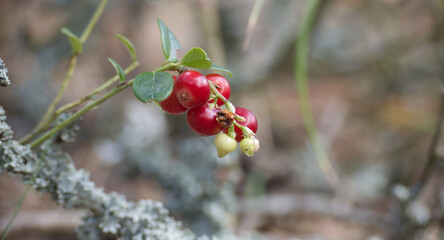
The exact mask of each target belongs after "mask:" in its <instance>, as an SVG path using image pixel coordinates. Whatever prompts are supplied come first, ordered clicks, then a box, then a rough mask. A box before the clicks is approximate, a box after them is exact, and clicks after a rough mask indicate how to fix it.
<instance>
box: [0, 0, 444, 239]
mask: <svg viewBox="0 0 444 240" xmlns="http://www.w3.org/2000/svg"><path fill="white" fill-rule="evenodd" d="M308 1H309V0H276V1H272V0H268V1H265V4H264V6H263V8H262V10H261V12H260V14H259V17H258V22H257V25H256V26H255V28H254V31H253V35H252V38H251V42H250V45H249V48H248V49H247V50H243V49H242V43H243V41H244V39H245V36H246V29H247V23H248V19H249V16H250V13H251V10H252V7H253V4H254V2H255V1H253V0H238V1H234V0H233V1H217V0H193V1H183V0H182V1H179V0H177V1H174V0H168V1H161V0H131V1H110V3H109V4H108V6H107V7H106V9H105V12H104V14H103V16H102V18H101V19H100V21H99V23H98V25H97V27H96V28H95V30H94V32H93V34H92V35H91V37H90V39H89V40H88V41H87V43H86V44H85V46H84V53H83V54H82V55H81V56H80V57H79V63H78V66H77V69H76V72H75V74H74V77H73V79H72V81H71V83H70V86H69V88H68V91H67V93H66V94H65V97H64V99H63V102H68V101H71V100H75V99H78V98H79V97H82V96H83V95H85V94H86V93H87V92H89V91H90V90H91V89H94V88H95V87H97V86H99V85H100V84H101V83H103V82H104V81H105V80H106V79H108V78H109V77H110V76H112V75H114V74H115V72H114V69H113V67H112V66H111V65H110V64H109V62H108V61H107V60H106V59H107V58H108V57H111V58H113V59H116V60H117V61H118V62H119V63H120V64H121V65H122V66H126V65H128V64H129V63H130V57H129V55H128V53H127V52H126V49H125V48H124V47H123V46H122V45H121V43H120V42H119V41H118V40H117V39H115V38H114V34H116V33H119V34H122V35H125V36H126V37H128V38H129V39H130V40H132V41H133V43H134V45H135V46H136V49H137V52H138V56H139V60H140V63H141V64H140V66H139V67H138V68H137V69H136V71H134V72H133V73H131V74H130V75H131V76H135V75H136V74H137V73H141V72H143V71H150V70H152V69H154V68H156V67H157V66H159V65H160V64H162V63H163V62H164V59H163V54H162V49H161V46H160V37H159V32H158V29H157V25H156V19H157V18H160V19H162V20H163V21H164V22H165V23H166V24H167V26H168V27H169V28H170V29H171V30H172V31H173V32H174V33H175V35H176V37H177V38H178V39H179V41H180V43H181V45H182V48H183V50H184V52H185V51H187V50H189V49H191V48H192V47H196V46H199V47H202V48H204V49H205V50H206V51H207V52H208V54H209V57H210V58H211V59H212V60H213V62H215V63H217V64H218V65H221V66H226V67H227V68H228V69H230V70H232V71H233V73H234V77H233V78H231V79H230V83H231V85H232V89H233V94H232V97H231V100H232V102H233V103H234V104H235V105H236V106H242V107H246V108H249V109H250V110H252V111H253V112H254V113H255V114H256V116H257V118H258V121H259V130H258V134H257V135H258V138H259V139H260V140H261V150H260V151H259V152H258V153H257V154H255V156H254V157H252V158H248V159H247V158H246V157H240V159H239V164H238V165H237V174H238V175H237V179H238V181H237V182H236V183H235V186H234V187H235V193H236V199H237V200H236V202H237V204H239V206H240V207H238V208H239V209H238V210H239V211H238V213H237V214H235V216H236V220H235V222H236V224H234V226H235V230H236V232H237V233H239V234H241V233H251V232H258V233H259V234H260V235H262V236H263V237H265V239H290V238H292V239H329V240H334V239H342V240H346V239H350V240H351V239H372V240H374V239H402V238H401V237H404V235H403V234H405V232H406V231H412V235H411V237H415V239H444V233H443V231H444V230H443V228H444V226H443V225H444V220H443V219H444V217H443V209H444V208H443V206H444V203H443V202H444V188H443V186H444V184H443V183H444V181H443V177H444V175H443V170H442V161H441V164H440V166H438V168H437V169H435V171H434V173H433V176H432V178H431V182H430V183H431V184H429V185H427V187H426V188H425V191H424V192H423V194H422V195H421V197H420V200H421V201H420V203H418V204H419V205H418V207H413V208H412V209H413V210H411V211H413V212H414V214H412V216H411V217H412V218H419V223H418V222H416V223H417V224H418V225H417V226H413V227H412V226H407V227H406V226H405V225H404V224H405V223H406V221H404V220H403V213H402V212H403V211H404V210H402V209H401V210H400V206H401V204H400V203H399V201H397V200H396V198H395V197H394V196H393V194H392V192H393V189H394V186H398V187H400V186H399V185H397V184H401V185H405V186H410V185H411V184H413V183H414V182H415V181H416V180H417V179H418V177H419V176H420V174H421V171H423V168H424V166H425V163H426V161H427V151H428V146H429V144H430V139H431V136H432V133H433V131H434V124H435V122H436V120H437V117H438V108H439V103H440V88H441V87H442V80H443V76H444V75H443V71H444V69H443V67H444V65H443V63H444V62H443V61H442V59H443V57H442V44H443V39H442V35H443V33H444V28H443V26H444V25H443V20H442V19H443V17H444V16H443V9H444V3H443V2H442V1H439V0H425V1H416V0H367V1H359V0H356V1H351V0H336V1H326V4H324V5H323V6H322V12H321V13H320V15H319V17H318V19H317V22H316V27H315V31H314V33H313V36H312V42H311V43H312V44H311V48H310V49H311V52H310V94H311V100H312V107H313V110H314V114H315V118H316V121H317V127H318V131H319V132H320V135H321V137H322V141H323V143H324V145H325V147H326V148H327V152H328V154H329V157H330V158H331V159H332V161H333V165H334V167H335V169H336V171H337V174H338V176H339V178H340V180H341V186H342V187H341V189H340V190H339V191H336V192H333V191H332V190H331V189H330V187H329V185H328V184H327V182H326V181H325V178H324V176H323V174H322V172H321V171H320V169H319V167H318V165H317V162H316V159H315V158H314V155H313V152H312V150H311V148H310V145H309V143H308V141H307V136H306V132H305V128H304V126H303V123H302V118H301V114H300V111H299V107H298V101H297V94H296V88H295V84H294V79H293V65H294V64H293V51H294V42H295V37H296V34H297V31H298V29H299V26H300V23H301V19H302V17H303V12H304V7H305V6H306V4H307V2H308ZM0 4H1V7H0V16H1V20H0V57H1V58H2V59H3V60H4V61H5V62H6V65H7V67H8V70H9V76H10V78H11V80H12V82H13V85H12V86H11V87H9V88H6V89H0V105H2V106H3V107H4V108H5V110H6V112H7V116H8V123H9V124H11V125H12V127H13V129H14V130H15V136H16V138H20V137H22V136H23V135H25V134H26V133H27V132H29V131H30V130H31V129H32V127H33V126H34V124H36V123H37V122H38V120H39V119H40V118H41V117H42V115H43V113H44V111H45V109H46V107H47V105H48V104H49V103H50V101H51V100H52V98H53V97H54V96H55V94H56V92H57V90H58V88H59V86H60V83H61V80H62V79H63V77H64V74H65V72H66V68H67V65H68V56H69V53H70V49H69V43H68V41H67V40H66V37H65V36H63V35H62V34H60V28H61V27H64V26H66V27H68V28H70V29H71V30H72V31H73V32H74V33H76V34H80V33H81V31H82V30H83V28H84V26H85V25H86V23H87V22H88V19H89V17H90V16H91V15H92V13H93V11H94V9H95V7H96V6H97V4H98V1H92V0H79V1H67V0H35V1H13V0H2V1H1V2H0ZM131 125H137V126H138V127H133V128H131V127H128V126H131ZM80 126H81V131H80V132H79V137H78V140H77V141H76V142H74V143H70V144H68V145H66V147H65V149H66V151H67V152H69V153H70V154H71V156H72V158H73V160H74V161H75V165H76V166H77V167H78V168H85V169H87V170H88V171H90V172H91V178H92V180H93V181H94V182H96V184H97V185H98V186H102V187H104V188H105V189H106V190H107V191H116V192H118V193H122V194H124V195H126V196H127V198H128V199H130V200H134V201H136V200H138V199H141V198H150V199H154V200H158V201H164V199H165V196H166V195H168V194H169V191H170V190H169V189H165V188H164V187H163V186H162V184H161V183H159V181H158V180H156V179H155V178H153V177H152V176H150V174H145V173H143V172H142V171H139V170H138V167H137V164H134V163H132V162H131V161H129V160H128V159H127V153H126V152H125V148H124V147H123V146H121V145H119V141H126V142H131V141H135V142H137V141H142V142H143V141H147V142H149V143H150V144H151V142H156V141H168V143H169V144H171V149H174V147H175V144H174V143H175V141H177V140H178V139H188V138H196V139H201V138H198V137H196V136H195V135H194V134H193V133H192V132H191V131H190V130H189V129H188V127H187V126H186V120H185V117H184V116H167V115H165V114H163V113H162V111H161V110H159V109H157V108H156V106H155V105H154V104H143V103H140V102H138V101H137V100H136V98H135V97H134V96H133V94H132V92H131V90H127V91H124V92H123V93H120V94H119V95H117V96H116V97H114V98H113V99H111V100H110V101H108V102H107V103H105V104H103V106H101V107H100V108H99V109H98V110H95V111H92V112H90V113H88V114H86V115H85V116H84V117H83V119H82V121H81V122H80ZM135 133H139V134H140V136H134V134H135ZM125 134H126V135H125ZM118 138H119V139H120V140H119V141H117V140H116V139H118ZM122 138H123V139H124V140H122ZM131 139H132V140H131ZM134 139H136V140H134ZM209 141H211V139H210V140H209ZM135 144H137V143H135ZM147 144H148V143H147ZM442 145H443V144H442V141H440V146H441V147H443V146H442ZM210 146H211V145H210ZM167 149H169V148H167ZM171 151H174V150H171ZM212 151H213V150H212ZM238 156H239V155H236V154H233V156H232V158H234V159H238ZM179 159H180V157H179ZM236 161H237V160H236ZM398 187H395V189H398V190H399V189H400V188H402V187H400V188H398ZM0 189H1V191H0V227H1V228H3V227H4V226H5V224H6V222H7V221H8V219H9V217H10V214H11V212H12V211H13V208H14V207H15V205H16V203H17V201H18V198H19V196H20V194H21V193H22V191H23V189H24V185H23V184H22V182H21V180H20V177H19V176H15V177H11V176H9V175H7V174H5V173H2V174H0ZM402 189H403V188H402ZM440 196H441V199H440ZM82 214H83V212H82V211H80V210H64V209H62V208H61V207H59V206H57V205H56V204H55V203H54V202H52V201H51V200H50V197H49V196H47V195H46V194H40V193H38V192H36V191H32V192H31V193H30V194H29V195H28V197H27V199H26V202H25V204H24V206H23V208H22V210H21V212H20V214H19V216H18V217H17V220H16V222H15V223H14V226H13V230H12V232H11V234H10V237H9V239H76V236H75V231H74V229H75V227H76V226H77V225H78V224H79V221H80V220H79V219H80V216H82ZM173 214H174V211H173ZM178 218H179V219H180V214H178ZM423 220H424V221H423ZM421 221H423V222H421ZM407 222H408V221H407ZM421 224H422V225H421ZM187 226H188V225H187ZM412 229H413V230H412Z"/></svg>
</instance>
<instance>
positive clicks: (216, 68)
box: [210, 63, 233, 77]
mask: <svg viewBox="0 0 444 240" xmlns="http://www.w3.org/2000/svg"><path fill="white" fill-rule="evenodd" d="M210 69H211V70H216V71H221V72H224V73H226V74H228V76H229V77H233V73H232V72H231V71H230V70H228V69H226V68H223V67H221V66H219V65H216V64H214V63H213V65H211V67H210Z"/></svg>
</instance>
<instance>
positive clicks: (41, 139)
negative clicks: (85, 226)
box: [29, 63, 179, 148]
mask: <svg viewBox="0 0 444 240" xmlns="http://www.w3.org/2000/svg"><path fill="white" fill-rule="evenodd" d="M178 66H179V65H178V64H177V63H169V64H166V65H162V66H160V67H158V68H156V69H154V70H153V72H160V71H169V70H175V69H177V67H178ZM133 83H134V79H131V80H129V81H128V82H126V83H125V84H123V85H119V86H117V87H116V88H114V89H112V90H111V91H109V92H108V93H107V94H105V95H104V96H102V97H101V98H99V99H97V100H95V101H92V102H90V103H89V104H88V105H86V106H84V107H83V108H81V109H80V110H78V111H77V112H75V113H74V114H73V115H71V116H70V117H69V118H67V119H66V120H65V121H63V122H62V123H60V124H59V125H56V126H55V127H54V128H52V129H51V130H49V131H48V132H46V133H45V134H43V135H41V136H40V137H39V138H37V139H36V140H35V141H33V142H31V143H30V144H29V145H30V147H31V148H34V147H36V146H38V145H40V144H41V143H42V142H44V141H45V140H46V139H48V138H49V137H50V136H52V135H53V134H55V133H57V132H58V131H60V130H62V129H63V128H64V127H66V126H67V125H68V124H70V123H72V122H74V121H75V120H76V119H77V118H79V117H80V116H82V115H83V114H85V113H86V112H88V111H89V110H91V109H93V108H95V107H97V106H99V105H100V104H102V103H103V102H105V101H106V100H108V99H109V98H111V97H112V96H114V95H116V94H117V93H119V92H121V91H123V90H125V89H126V88H128V87H130V86H132V85H133Z"/></svg>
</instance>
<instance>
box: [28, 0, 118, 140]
mask: <svg viewBox="0 0 444 240" xmlns="http://www.w3.org/2000/svg"><path fill="white" fill-rule="evenodd" d="M108 1H109V0H102V1H101V2H100V4H99V6H98V7H97V9H96V11H95V12H94V14H93V16H92V17H91V19H90V20H89V22H88V25H87V26H86V28H85V30H84V31H83V33H82V36H81V37H80V41H81V42H82V44H83V43H85V41H86V40H87V39H88V37H89V35H90V34H91V31H92V29H93V28H94V26H95V25H96V23H97V21H98V20H99V18H100V15H102V12H103V10H104V8H105V6H106V4H107V3H108ZM77 56H78V55H77V54H75V55H72V56H71V58H70V61H69V67H68V71H67V72H66V76H65V79H63V82H62V86H61V88H60V90H59V92H58V93H57V96H56V97H55V98H54V100H53V101H52V102H51V104H49V106H48V108H47V109H46V112H45V114H44V115H43V118H42V119H41V120H40V122H39V123H38V124H37V126H36V127H35V128H34V129H33V130H32V131H31V133H30V134H28V135H26V136H25V137H23V138H22V139H21V140H20V143H27V142H28V141H30V140H31V139H32V138H33V137H35V136H36V135H38V134H39V133H40V132H42V131H43V130H44V128H46V127H47V126H48V125H49V124H50V123H51V122H52V120H54V119H55V117H54V109H55V107H56V106H57V104H58V103H59V102H60V100H61V99H62V97H63V94H64V93H65V91H66V88H67V87H68V84H69V82H70V80H71V78H72V76H73V74H74V70H75V67H76V63H77Z"/></svg>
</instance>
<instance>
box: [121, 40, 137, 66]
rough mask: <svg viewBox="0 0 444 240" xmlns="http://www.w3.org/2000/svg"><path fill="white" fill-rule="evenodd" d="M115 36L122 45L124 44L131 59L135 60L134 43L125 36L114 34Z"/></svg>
mask: <svg viewBox="0 0 444 240" xmlns="http://www.w3.org/2000/svg"><path fill="white" fill-rule="evenodd" d="M116 38H117V39H119V40H120V41H121V42H122V43H123V45H125V47H126V49H127V50H128V52H129V54H130V55H131V59H132V60H133V62H134V61H136V60H137V54H136V48H135V47H134V44H133V43H132V42H131V41H130V40H129V39H128V38H126V37H124V36H122V35H120V34H116Z"/></svg>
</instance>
